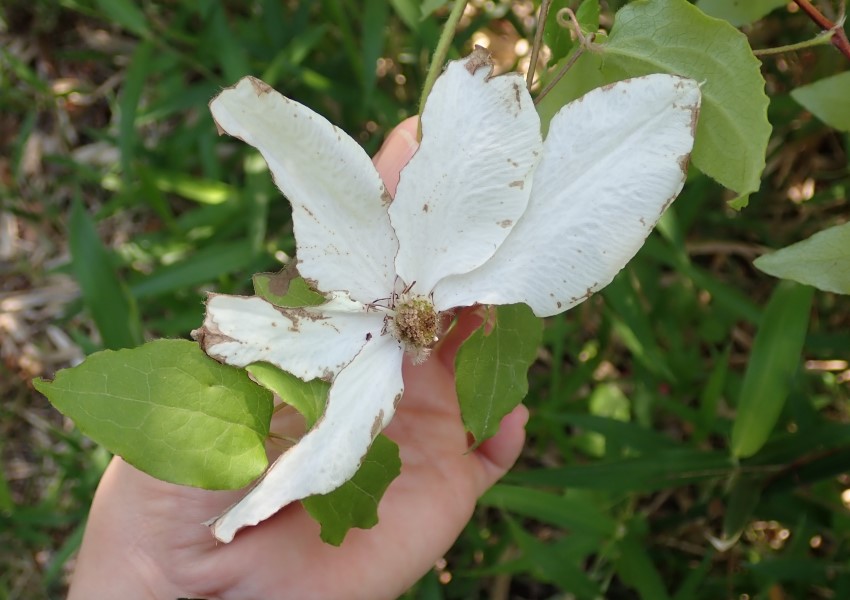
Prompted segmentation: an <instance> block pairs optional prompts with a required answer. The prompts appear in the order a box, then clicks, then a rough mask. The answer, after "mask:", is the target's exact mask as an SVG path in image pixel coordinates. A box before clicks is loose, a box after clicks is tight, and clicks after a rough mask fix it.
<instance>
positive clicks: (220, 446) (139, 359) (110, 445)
mask: <svg viewBox="0 0 850 600" xmlns="http://www.w3.org/2000/svg"><path fill="white" fill-rule="evenodd" d="M33 383H34V384H35V387H36V389H38V391H40V392H41V393H42V394H44V395H45V396H47V398H48V399H49V400H50V402H52V403H53V405H54V406H55V407H56V408H58V409H59V411H60V412H62V413H63V414H64V415H66V416H68V417H70V418H71V419H72V420H73V421H74V423H75V424H76V425H77V427H78V428H79V429H80V431H82V432H83V433H84V434H86V435H87V436H89V437H90V438H92V439H93V440H95V441H96V442H98V443H99V444H101V445H103V446H105V447H106V448H107V449H108V450H109V451H111V452H113V453H115V454H118V455H119V456H121V457H122V458H123V459H124V460H126V461H127V462H128V463H130V464H132V465H133V466H135V467H136V468H137V469H139V470H141V471H144V472H145V473H147V474H149V475H151V476H153V477H156V478H157V479H161V480H163V481H169V482H171V483H179V484H182V485H191V486H195V487H201V488H205V489H238V488H240V487H243V486H245V485H246V484H248V483H250V482H251V481H252V480H253V479H255V478H257V477H258V476H259V475H260V474H261V473H262V472H263V470H264V469H265V468H266V465H267V464H268V461H267V459H266V450H265V439H266V436H267V435H268V430H269V421H270V419H271V411H272V396H271V394H270V393H269V392H268V391H266V390H264V389H263V388H261V387H260V386H257V385H256V384H254V383H253V382H252V381H251V380H250V379H248V376H247V375H246V373H245V372H244V371H243V370H242V369H235V368H233V367H228V366H226V365H222V364H219V363H217V362H216V361H214V360H212V359H211V358H209V357H208V356H207V355H206V354H204V353H203V352H202V351H201V349H200V348H199V347H198V345H197V344H195V343H193V342H189V341H186V340H158V341H155V342H149V343H147V344H145V345H144V346H140V347H138V348H134V349H132V350H118V351H111V350H106V351H103V352H97V353H96V354H92V355H91V356H89V357H88V359H86V361H85V362H83V363H82V364H80V365H78V366H76V367H73V368H71V369H64V370H62V371H59V372H58V373H57V374H56V378H55V379H54V380H53V381H52V382H47V381H44V380H42V379H36V380H35V381H34V382H33Z"/></svg>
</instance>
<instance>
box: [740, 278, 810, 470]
mask: <svg viewBox="0 0 850 600" xmlns="http://www.w3.org/2000/svg"><path fill="white" fill-rule="evenodd" d="M813 293H814V289H813V288H811V287H808V286H801V285H797V284H792V283H787V282H786V283H781V284H780V285H779V286H778V287H777V288H776V290H775V291H774V292H773V295H772V296H771V298H770V301H769V302H768V303H767V307H766V308H765V311H764V317H763V318H762V321H761V324H760V325H759V329H758V332H757V333H756V338H755V341H754V342H753V349H752V352H751V353H750V358H749V362H748V363H747V370H746V372H745V374H744V382H743V384H742V386H741V395H740V397H739V400H738V412H737V414H736V415H735V423H734V425H733V427H732V443H731V449H732V453H733V454H734V455H735V456H737V457H747V456H752V455H753V454H755V453H756V452H758V451H759V449H760V448H761V447H762V446H763V445H764V443H765V442H766V441H767V438H768V436H770V432H771V431H773V428H774V426H775V425H776V422H777V421H778V420H779V415H780V413H781V412H782V407H783V406H784V405H785V398H786V397H787V396H788V392H789V390H790V388H791V382H792V380H793V379H794V376H795V374H796V373H797V367H798V365H799V363H800V354H801V353H802V351H803V342H804V341H805V339H806V329H807V327H808V323H809V311H810V310H811V305H812V295H813Z"/></svg>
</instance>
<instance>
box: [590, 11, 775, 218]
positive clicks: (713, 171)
mask: <svg viewBox="0 0 850 600" xmlns="http://www.w3.org/2000/svg"><path fill="white" fill-rule="evenodd" d="M603 54H604V60H605V63H606V66H608V65H609V64H610V67H612V68H613V67H614V65H616V66H617V67H619V68H620V69H622V71H623V73H624V74H628V75H631V76H634V75H646V74H648V73H653V72H667V73H675V74H678V75H683V76H685V77H691V78H693V79H696V80H697V81H699V82H704V83H703V84H702V87H701V90H702V94H703V100H702V109H701V111H700V118H699V122H698V126H697V135H696V142H695V145H694V151H693V154H692V159H693V162H694V165H696V166H697V167H698V168H699V169H700V170H701V171H702V172H703V173H705V174H706V175H709V176H710V177H712V178H713V179H715V180H717V181H718V182H720V183H721V184H723V185H724V186H726V187H728V188H730V189H732V190H735V191H736V192H737V193H738V194H739V195H740V196H741V197H746V196H747V195H749V194H750V193H752V192H754V191H756V190H758V189H759V184H760V179H761V173H762V171H763V170H764V165H765V152H766V150H767V141H768V138H769V137H770V131H771V127H770V123H769V122H768V120H767V105H768V103H769V100H768V98H767V96H766V95H765V93H764V85H765V83H764V78H763V77H762V76H761V63H760V62H759V61H758V60H757V59H756V58H755V56H753V53H752V50H751V49H750V46H749V43H748V42H747V38H746V36H745V35H744V34H742V33H741V32H740V31H738V30H736V29H735V28H734V27H732V26H731V25H730V24H729V23H727V22H725V21H721V20H719V19H712V18H711V17H707V16H706V15H704V14H703V13H702V12H700V11H699V9H697V8H696V7H695V6H693V5H692V4H689V3H688V2H686V1H685V0H637V1H636V2H632V3H630V4H628V5H627V6H625V7H623V8H622V9H621V10H620V11H619V12H618V13H617V15H616V20H615V21H614V27H613V28H612V29H611V35H610V36H609V38H608V42H607V43H606V44H605V46H604V53H603ZM741 203H742V204H743V205H746V200H745V199H744V200H742V201H741Z"/></svg>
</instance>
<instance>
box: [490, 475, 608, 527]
mask: <svg viewBox="0 0 850 600" xmlns="http://www.w3.org/2000/svg"><path fill="white" fill-rule="evenodd" d="M478 502H479V504H481V505H482V506H494V507H497V508H500V509H502V510H507V511H510V512H512V513H515V514H518V515H522V516H523V517H529V518H532V519H536V520H538V521H542V522H544V523H549V524H551V525H556V526H558V527H563V528H564V529H568V530H570V531H580V532H584V533H589V534H595V535H599V536H602V537H608V536H612V535H614V533H615V531H616V529H617V522H616V521H614V519H612V518H611V517H610V516H608V515H607V514H605V513H604V512H603V511H602V510H600V507H599V505H598V504H596V503H593V502H591V501H590V500H589V499H585V498H580V497H567V496H563V495H556V494H550V493H548V492H543V491H540V490H534V489H531V488H527V487H520V486H514V485H506V484H497V485H495V486H493V487H492V488H490V489H489V490H488V491H487V492H485V494H484V495H483V496H482V497H481V499H480V500H479V501H478Z"/></svg>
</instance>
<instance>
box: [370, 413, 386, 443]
mask: <svg viewBox="0 0 850 600" xmlns="http://www.w3.org/2000/svg"><path fill="white" fill-rule="evenodd" d="M383 422H384V411H383V410H380V411H378V414H377V416H376V417H375V422H374V423H372V432H371V433H372V439H373V440H374V439H375V438H376V437H377V436H378V434H379V433H381V423H383Z"/></svg>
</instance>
